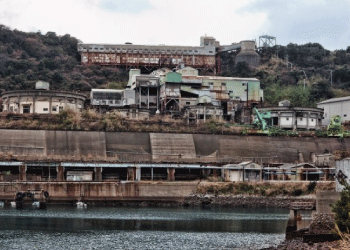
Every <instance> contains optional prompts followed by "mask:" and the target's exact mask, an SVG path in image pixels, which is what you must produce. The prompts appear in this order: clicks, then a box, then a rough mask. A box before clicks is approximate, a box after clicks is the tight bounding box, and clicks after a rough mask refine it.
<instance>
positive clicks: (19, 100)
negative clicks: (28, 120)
mask: <svg viewBox="0 0 350 250" xmlns="http://www.w3.org/2000/svg"><path fill="white" fill-rule="evenodd" d="M17 98H18V99H17V100H18V109H17V114H20V113H21V97H20V96H18V97H17Z"/></svg>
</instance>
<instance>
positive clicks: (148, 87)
mask: <svg viewBox="0 0 350 250" xmlns="http://www.w3.org/2000/svg"><path fill="white" fill-rule="evenodd" d="M147 107H148V109H149V87H148V88H147Z"/></svg>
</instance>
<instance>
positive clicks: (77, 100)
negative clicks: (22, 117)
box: [1, 81, 86, 114]
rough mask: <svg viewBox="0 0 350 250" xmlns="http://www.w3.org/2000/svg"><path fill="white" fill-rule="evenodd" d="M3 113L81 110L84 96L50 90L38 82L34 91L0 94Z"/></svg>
mask: <svg viewBox="0 0 350 250" xmlns="http://www.w3.org/2000/svg"><path fill="white" fill-rule="evenodd" d="M1 96H2V106H3V108H2V110H3V112H13V113H16V114H32V113H36V114H58V113H59V112H60V111H61V110H63V109H65V108H70V109H76V110H82V109H83V108H84V102H85V100H86V96H85V95H83V94H80V93H74V92H65V91H57V90H50V89H49V83H46V82H42V81H39V82H37V83H36V89H35V90H16V91H7V92H3V93H2V94H1Z"/></svg>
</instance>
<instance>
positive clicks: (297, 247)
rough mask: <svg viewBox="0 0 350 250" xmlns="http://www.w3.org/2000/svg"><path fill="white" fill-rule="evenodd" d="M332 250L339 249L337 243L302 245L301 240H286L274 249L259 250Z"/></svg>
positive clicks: (264, 249)
mask: <svg viewBox="0 0 350 250" xmlns="http://www.w3.org/2000/svg"><path fill="white" fill-rule="evenodd" d="M301 249H303V250H332V249H339V242H338V241H331V242H319V243H304V242H303V239H302V238H296V239H293V240H286V241H284V242H283V243H281V244H280V245H278V246H276V247H268V248H262V249H260V250H301Z"/></svg>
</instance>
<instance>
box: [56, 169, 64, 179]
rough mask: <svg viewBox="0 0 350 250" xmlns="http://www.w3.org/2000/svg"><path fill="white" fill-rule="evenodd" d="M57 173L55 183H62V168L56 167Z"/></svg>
mask: <svg viewBox="0 0 350 250" xmlns="http://www.w3.org/2000/svg"><path fill="white" fill-rule="evenodd" d="M56 171H57V181H64V167H62V166H58V167H57V168H56Z"/></svg>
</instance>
